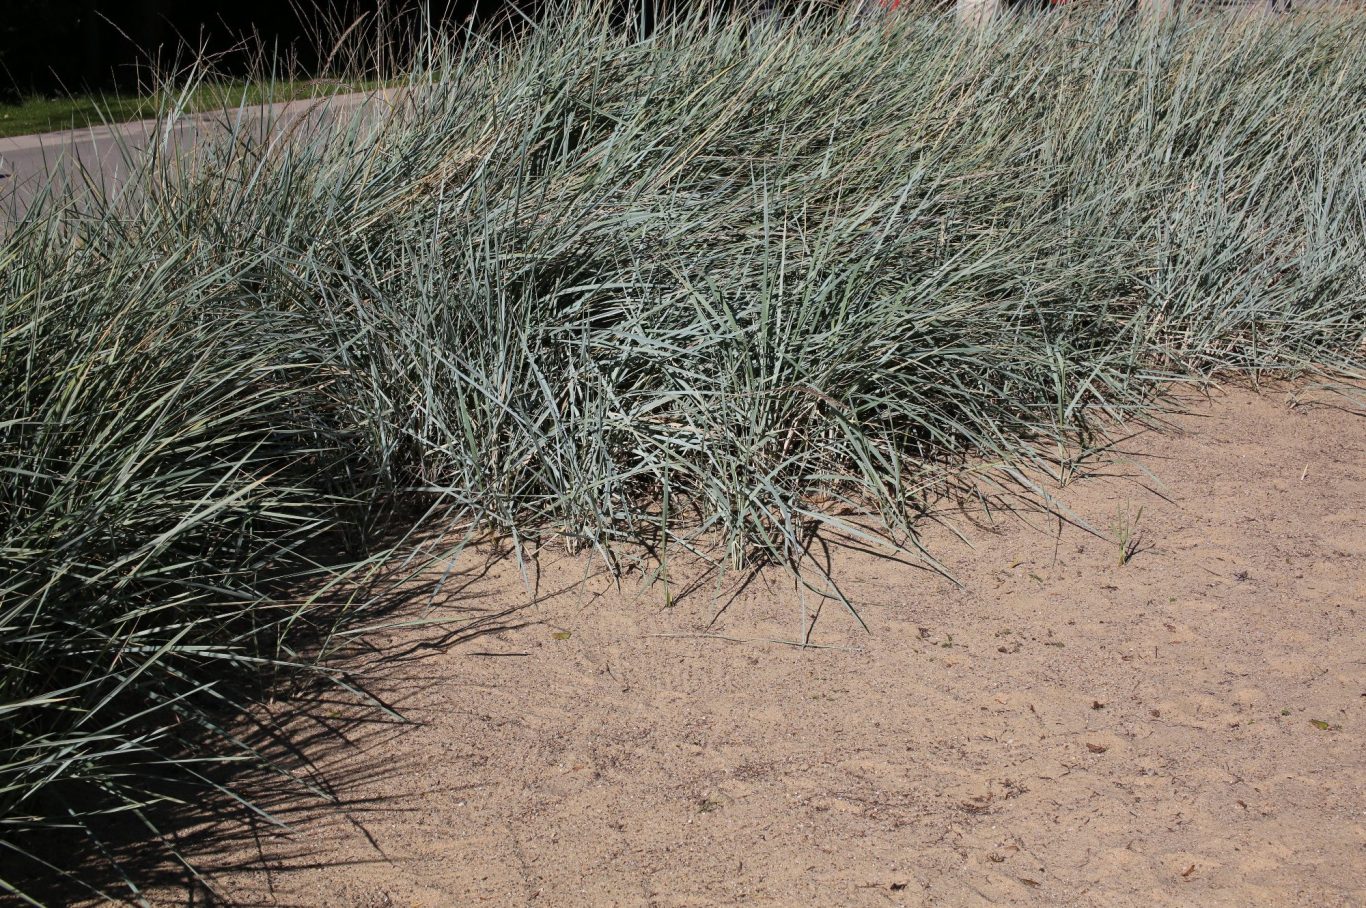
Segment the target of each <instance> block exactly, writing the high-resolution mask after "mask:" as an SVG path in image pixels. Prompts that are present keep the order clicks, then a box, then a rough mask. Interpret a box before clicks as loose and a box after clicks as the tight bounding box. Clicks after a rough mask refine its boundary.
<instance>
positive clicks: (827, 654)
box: [159, 391, 1366, 908]
mask: <svg viewBox="0 0 1366 908" xmlns="http://www.w3.org/2000/svg"><path fill="white" fill-rule="evenodd" d="M1287 400H1288V397H1287V394H1286V393H1285V392H1269V393H1266V394H1264V395H1263V396H1260V397H1259V396H1255V395H1253V394H1251V393H1248V392H1241V391H1239V392H1230V393H1228V394H1226V395H1219V396H1217V397H1216V399H1215V401H1214V402H1213V403H1212V404H1210V405H1206V404H1204V403H1193V404H1192V405H1191V412H1190V413H1189V414H1186V415H1183V416H1180V417H1178V418H1177V419H1176V420H1175V423H1176V425H1177V426H1178V427H1179V431H1176V432H1172V433H1168V434H1164V435H1158V434H1154V433H1147V434H1144V435H1141V436H1139V437H1136V438H1134V439H1132V440H1130V441H1128V442H1126V443H1125V444H1122V445H1120V453H1119V454H1118V455H1117V457H1116V459H1114V460H1112V461H1111V462H1110V463H1109V464H1107V465H1103V466H1102V467H1101V468H1100V469H1099V470H1098V471H1097V475H1093V476H1090V477H1088V478H1084V479H1081V480H1079V481H1077V482H1074V483H1071V484H1069V485H1068V486H1067V487H1066V488H1064V489H1063V490H1062V491H1061V495H1062V496H1063V498H1064V499H1065V501H1066V502H1067V503H1068V505H1070V506H1071V507H1072V508H1073V509H1074V510H1075V512H1076V513H1077V514H1078V515H1079V516H1080V517H1082V518H1084V519H1086V520H1087V521H1089V522H1090V523H1091V524H1093V525H1094V526H1097V527H1099V528H1102V529H1105V530H1107V531H1108V529H1109V527H1110V525H1111V524H1112V523H1114V522H1115V519H1116V515H1117V512H1119V511H1121V510H1123V509H1125V508H1126V507H1127V508H1128V509H1129V512H1130V513H1131V514H1133V513H1136V510H1137V508H1138V507H1139V506H1141V507H1142V508H1143V512H1142V517H1141V519H1139V520H1138V523H1137V528H1138V532H1139V537H1138V542H1139V549H1140V550H1139V551H1138V553H1137V554H1136V555H1135V556H1134V557H1133V558H1132V560H1131V561H1130V562H1129V563H1128V564H1126V565H1124V566H1120V565H1119V564H1118V558H1117V546H1116V544H1115V543H1114V542H1113V541H1108V540H1106V539H1102V538H1098V537H1096V536H1094V535H1089V534H1087V533H1086V532H1084V531H1082V530H1080V529H1077V528H1075V527H1070V526H1068V527H1064V528H1063V529H1062V531H1061V532H1060V533H1059V528H1058V524H1057V522H1056V521H1051V520H1049V519H1047V518H1043V517H1039V516H1037V515H1036V516H1035V517H1033V518H1030V519H1029V520H1028V521H1025V520H1021V519H1018V518H1014V517H1010V516H998V517H997V519H996V522H995V526H994V527H993V526H990V525H989V524H988V522H987V521H986V520H985V518H984V516H983V515H982V514H976V515H973V514H960V515H956V516H954V517H953V519H952V520H951V521H950V522H951V524H952V525H953V526H954V527H955V528H956V529H957V530H959V531H961V532H962V533H963V534H964V535H965V536H966V537H967V539H968V540H969V542H970V544H971V547H969V546H968V545H964V544H963V543H961V542H957V541H955V540H954V539H953V537H952V536H951V535H949V534H948V533H947V532H945V531H943V530H936V529H933V528H931V530H930V532H929V540H930V542H931V545H932V546H933V548H934V550H935V551H936V552H937V553H939V554H940V555H942V556H943V560H944V562H945V563H946V565H947V566H948V567H949V568H950V569H951V570H952V572H953V573H954V574H955V575H956V576H957V577H958V578H959V580H960V581H961V583H962V586H961V587H957V586H955V585H953V584H952V583H950V582H948V581H947V580H945V579H944V578H942V577H939V576H936V575H934V574H932V573H929V572H927V571H925V570H923V569H920V568H917V567H914V566H912V565H909V564H901V563H896V562H892V561H888V560H885V559H882V558H878V557H875V556H873V555H870V554H867V553H861V552H858V551H855V550H852V549H848V548H845V549H839V550H836V551H834V552H833V553H832V558H833V566H834V573H835V576H836V579H837V580H838V581H839V582H840V583H841V584H842V586H843V588H844V590H845V591H846V592H847V593H848V594H849V596H850V597H851V598H852V599H853V600H855V601H856V602H857V603H858V604H859V605H860V606H861V610H862V614H863V616H864V618H865V619H866V620H867V622H868V625H869V627H870V632H869V633H864V632H863V631H861V630H860V629H859V628H858V627H857V625H856V624H855V623H854V622H853V620H852V619H851V618H850V617H849V615H848V613H847V612H845V611H843V609H842V607H840V606H838V605H827V606H826V607H825V608H824V611H823V613H822V615H821V617H820V620H819V623H818V624H817V627H816V629H815V633H814V636H813V639H814V640H815V641H816V642H819V643H821V644H825V645H827V646H829V647H831V648H821V649H798V648H795V647H792V646H786V645H782V644H777V643H772V642H767V641H769V640H770V639H792V638H794V637H796V636H797V635H798V634H799V629H798V622H799V620H800V618H799V615H800V607H801V604H800V602H799V597H798V595H797V594H796V592H795V591H794V589H793V586H792V584H791V582H790V581H789V580H787V579H785V578H784V577H783V575H782V574H781V573H773V574H763V575H761V576H759V577H758V578H757V579H755V580H754V581H753V582H752V583H750V584H749V585H748V586H747V587H745V588H744V589H742V590H739V591H738V595H732V594H734V593H736V589H735V584H733V583H731V581H729V580H727V581H726V585H725V586H724V587H723V589H722V595H721V596H720V597H719V598H718V597H717V596H716V594H715V590H714V589H713V588H711V587H708V588H704V589H702V590H699V591H695V592H693V593H692V594H691V595H688V596H684V597H683V598H682V599H680V600H679V601H678V602H676V603H675V604H674V605H673V606H672V607H669V608H666V607H664V604H663V596H662V592H661V591H660V590H659V589H658V588H655V589H653V590H650V591H646V592H644V593H641V592H640V591H639V590H638V589H637V586H636V584H635V582H634V581H629V582H628V583H627V584H626V586H625V587H624V590H623V591H622V592H618V591H617V590H616V589H615V588H614V587H613V586H612V584H611V582H610V580H609V579H608V578H606V577H603V576H598V577H590V579H588V580H587V581H584V580H583V574H584V569H585V565H586V564H588V563H589V562H588V561H586V560H585V559H583V558H570V557H567V556H561V557H559V558H558V559H555V558H551V557H550V556H547V557H546V559H545V562H544V564H543V566H542V573H541V581H540V587H539V589H540V597H539V601H538V602H537V603H536V604H535V605H534V606H531V607H528V608H525V609H523V610H521V611H519V612H516V613H514V614H510V615H507V616H505V617H504V618H501V619H498V622H499V623H496V624H494V625H492V626H491V629H492V628H493V627H497V626H505V625H513V624H520V625H521V626H520V627H514V628H511V629H507V630H503V631H500V632H496V633H489V634H486V635H483V636H479V637H477V638H474V639H469V640H464V641H463V642H458V643H452V644H451V645H449V646H446V647H441V648H437V649H433V650H431V651H430V652H428V653H427V654H426V655H425V656H423V657H422V658H420V659H410V660H408V661H407V662H405V663H404V664H403V665H402V666H401V667H400V668H399V669H397V670H396V671H395V676H394V677H391V678H389V679H388V680H387V681H385V682H384V683H383V684H381V685H380V687H381V688H382V689H383V692H384V693H385V695H386V696H387V697H388V698H389V699H390V702H392V703H393V704H394V705H395V706H396V707H398V708H399V709H401V710H402V712H403V713H404V714H405V715H406V716H407V717H409V718H410V719H412V720H414V721H415V722H416V723H417V724H416V725H413V726H409V727H407V728H404V729H396V728H394V727H393V726H376V727H375V728H374V730H372V731H369V732H358V733H354V734H352V741H353V743H354V746H350V747H344V748H338V749H335V750H334V751H332V752H329V753H328V754H324V755H322V756H321V757H320V758H319V759H320V762H321V763H322V764H323V765H324V766H328V765H330V766H331V767H332V769H333V770H335V774H336V775H337V776H338V777H339V778H340V777H348V776H349V777H350V781H349V782H348V783H346V784H345V785H343V787H342V788H341V789H340V790H339V794H340V795H341V796H342V797H343V798H344V799H346V800H347V801H348V803H349V807H348V809H347V810H346V811H345V812H344V813H340V814H338V813H333V814H325V813H324V814H318V815H316V816H308V815H304V816H302V817H300V818H298V819H297V825H296V826H295V829H294V831H293V832H292V834H291V835H290V836H288V837H285V838H267V839H263V840H262V841H261V842H260V843H259V845H257V846H252V847H250V848H245V847H244V848H243V849H242V850H241V852H240V853H234V854H231V855H226V856H225V860H227V861H229V862H244V863H241V864H240V869H238V870H236V871H233V872H227V873H225V874H223V875H221V876H220V878H219V880H218V885H219V886H220V888H221V890H222V892H223V893H224V894H225V895H227V896H230V897H231V899H233V900H240V901H244V902H248V903H253V904H269V905H286V904H288V905H308V906H324V905H326V906H332V905H337V906H360V908H389V906H457V905H474V904H491V905H522V904H525V905H546V906H572V905H652V906H684V905H729V904H742V903H743V904H754V905H1002V904H1005V905H1078V906H1082V905H1107V906H1110V905H1118V906H1123V905H1145V906H1147V905H1191V906H1197V905H1198V906H1219V905H1228V906H1247V905H1314V906H1330V905H1366V749H1363V743H1366V742H1364V739H1363V728H1366V418H1363V415H1362V413H1361V412H1360V411H1358V412H1356V413H1353V412H1350V411H1347V410H1343V409H1337V408H1330V407H1304V406H1300V407H1293V408H1292V407H1290V406H1288V405H1287ZM473 562H474V559H473V557H472V556H471V560H470V562H468V563H467V564H466V567H471V568H472V567H473V566H474V563H473ZM526 598H527V594H526V592H525V590H524V588H523V587H522V585H521V581H520V580H519V579H518V574H517V569H516V566H515V564H512V563H510V562H508V561H503V562H501V563H496V564H493V565H492V566H491V567H490V568H489V569H488V571H487V573H486V574H484V575H483V576H480V577H478V578H477V579H473V580H472V582H471V585H470V586H469V587H468V588H467V590H466V592H465V597H464V599H463V600H462V601H464V602H466V603H467V604H472V606H473V607H478V608H486V609H488V610H489V611H490V612H491V613H497V612H499V611H500V610H502V609H505V608H511V607H514V606H517V605H519V604H522V603H524V602H525V600H526ZM807 598H808V606H810V605H811V604H812V603H811V597H810V596H808V597H807ZM727 602H729V605H728V606H727V607H726V608H725V609H724V611H722V612H721V614H720V615H719V617H717V611H718V608H720V606H722V605H725V604H726V603H727ZM699 634H711V635H718V636H719V637H726V638H731V639H729V640H727V639H718V638H716V637H698V636H697V635H699ZM427 636H428V637H430V634H428V635H427ZM414 639H417V638H416V637H414ZM389 642H390V643H392V644H401V643H402V642H403V641H401V640H391V641H389ZM494 654H500V655H494ZM160 898H161V901H160V902H159V903H161V904H187V896H186V890H184V889H179V890H171V889H168V890H164V891H163V892H162V893H160ZM204 902H205V899H204V898H203V894H202V893H201V894H199V895H198V896H195V897H193V899H192V902H189V903H193V904H204Z"/></svg>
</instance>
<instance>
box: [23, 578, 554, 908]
mask: <svg viewBox="0 0 1366 908" xmlns="http://www.w3.org/2000/svg"><path fill="white" fill-rule="evenodd" d="M502 557H507V556H506V555H504V556H502ZM499 560H500V558H499V557H484V558H482V559H481V561H480V562H479V563H477V564H475V565H474V566H472V567H469V568H466V569H464V570H461V571H460V572H458V573H453V574H452V575H451V576H450V577H449V578H447V580H448V582H447V583H446V584H444V589H442V590H441V591H440V596H441V598H442V600H446V599H447V598H449V599H450V600H451V603H450V604H449V605H445V604H443V605H441V606H440V608H439V609H437V610H434V611H433V610H431V609H424V608H423V607H422V600H423V599H427V598H430V596H431V595H432V594H431V586H432V582H433V581H432V579H431V578H430V577H428V578H426V580H425V582H424V580H423V579H422V578H419V577H409V578H390V582H388V583H386V584H385V587H386V589H385V591H384V592H383V593H382V594H379V595H377V596H376V600H377V601H376V603H375V604H374V606H373V607H372V609H371V610H370V611H369V613H368V614H369V615H370V617H371V621H370V624H371V625H372V627H373V630H372V632H371V633H370V634H368V635H367V634H363V633H358V634H357V635H356V636H355V638H354V640H353V641H352V642H351V643H350V644H349V645H348V646H346V647H344V648H343V649H341V651H340V652H338V653H337V654H336V656H335V657H334V658H331V659H328V660H326V661H325V662H324V663H323V664H322V665H321V667H320V668H319V669H318V670H317V671H314V672H294V673H291V674H287V675H284V676H280V677H276V678H274V679H273V683H263V684H262V686H261V687H260V688H259V689H258V690H255V691H249V692H248V691H244V692H239V698H240V699H242V700H253V699H254V701H255V702H257V703H258V704H259V705H258V706H257V707H256V708H254V709H252V710H251V711H250V712H249V713H248V714H246V715H243V714H241V713H238V712H233V711H227V712H225V714H224V716H223V719H224V730H223V736H224V737H225V738H227V739H231V740H232V741H234V742H236V743H235V746H234V748H233V749H234V750H235V751H240V752H242V753H244V754H246V753H250V754H254V755H255V758H254V759H251V760H242V761H241V762H235V763H231V762H230V763H201V764H195V765H196V768H195V769H193V770H192V771H189V772H180V773H178V774H176V775H171V774H166V773H165V770H164V768H161V767H149V768H148V769H149V772H153V773H160V774H165V775H166V777H165V778H164V779H159V780H158V781H157V782H156V783H154V785H153V786H149V787H152V788H153V790H155V791H156V793H157V795H158V796H159V797H160V799H161V800H160V802H159V803H156V804H152V805H149V806H147V807H145V808H143V809H141V810H124V811H121V812H117V813H112V814H106V815H103V816H96V817H89V818H82V823H83V825H84V826H85V827H86V828H85V829H75V828H71V829H61V828H51V827H49V828H46V829H42V830H33V831H28V832H25V833H24V834H23V835H21V836H13V837H12V838H11V840H10V841H11V844H10V845H9V846H6V845H5V843H4V842H0V848H4V854H5V856H4V863H5V870H6V878H7V879H8V881H9V882H10V883H12V884H14V885H16V886H18V888H19V889H20V890H21V891H22V892H24V893H25V894H26V895H27V896H29V897H30V898H33V899H36V900H37V901H38V902H39V903H41V904H47V905H64V904H71V903H72V902H73V901H74V900H77V899H80V898H91V899H112V900H115V901H119V900H123V901H127V902H129V903H136V901H137V895H138V893H139V892H140V891H141V890H145V889H149V888H156V889H162V890H167V889H169V890H179V891H183V892H184V893H185V901H184V904H186V905H226V904H237V903H235V902H231V901H230V900H228V899H227V898H226V897H225V896H224V895H223V894H221V893H219V892H217V891H216V889H215V887H214V883H213V881H214V879H215V877H217V876H219V875H221V874H224V873H230V872H240V871H250V872H262V873H288V872H290V871H291V870H298V869H305V868H309V867H316V866H321V865H320V863H319V861H320V856H319V855H318V854H317V853H316V851H315V850H314V849H313V848H312V847H311V846H310V845H309V844H308V842H307V837H306V836H304V835H301V833H303V832H304V831H306V829H307V827H308V824H310V823H313V822H317V821H320V820H325V819H327V818H330V817H337V816H342V817H345V818H346V819H347V821H349V822H350V823H351V824H353V825H354V826H356V827H357V828H358V829H359V830H360V831H361V832H362V833H363V834H365V835H366V837H367V838H370V841H371V842H372V844H375V843H374V839H373V838H372V837H370V836H369V834H368V833H367V832H366V831H365V827H366V823H367V822H368V821H369V820H370V819H371V818H373V817H375V816H379V815H386V814H391V813H393V812H395V811H401V808H397V807H395V806H393V805H388V804H385V803H383V802H382V801H381V800H378V799H375V798H370V797H365V796H361V795H359V794H358V792H361V791H364V790H367V787H368V786H370V785H372V784H373V783H374V782H376V781H377V780H379V779H382V778H385V777H388V776H391V775H393V774H394V773H402V772H404V771H407V768H405V767H403V766H401V765H394V763H393V762H392V760H388V759H386V758H385V753H386V748H385V747H384V745H385V744H386V743H388V742H391V741H392V740H393V739H394V738H395V737H397V736H399V735H402V734H404V732H405V731H406V730H408V729H410V728H412V727H413V726H414V722H413V721H412V720H410V719H409V718H408V717H406V716H405V715H404V709H405V704H406V703H408V702H410V701H411V700H412V699H413V698H415V697H418V696H420V695H421V694H422V693H423V692H424V691H426V690H428V689H430V687H431V685H432V683H433V682H432V680H431V678H430V675H429V674H427V673H425V672H424V670H423V668H422V665H421V663H422V659H423V657H424V656H427V655H430V654H432V653H434V652H440V651H444V650H447V649H449V648H452V647H457V646H462V645H470V644H473V643H476V642H477V641H479V640H481V639H484V638H488V637H492V636H495V635H498V634H500V633H503V632H505V631H509V630H514V629H516V628H519V627H522V626H525V624H526V623H527V622H525V621H524V620H522V619H520V618H519V617H518V616H519V613H520V612H521V611H522V609H524V608H526V607H527V606H529V605H533V604H535V601H536V600H535V599H533V598H531V597H528V602H527V603H525V604H523V605H519V606H515V607H511V608H509V607H503V608H501V609H484V608H481V607H480V606H479V604H478V602H479V597H478V596H467V597H464V598H462V594H463V593H465V592H466V591H467V590H468V588H469V587H470V586H471V585H473V584H475V583H477V582H478V581H480V580H482V579H483V578H485V577H486V576H487V574H488V572H489V570H490V569H491V568H492V567H493V565H494V564H496V563H498V561H499ZM399 581H404V582H399ZM557 594H558V591H557V592H556V593H552V594H550V595H557ZM415 613H421V614H415ZM380 636H384V637H386V638H387V639H386V641H385V642H377V639H376V638H378V637H380ZM249 695H250V696H249ZM195 743H196V744H197V745H198V747H197V748H196V749H195V750H194V751H190V750H189V749H188V748H187V754H190V756H191V758H193V755H194V754H195V753H198V754H202V753H203V752H204V750H205V742H204V741H203V740H198V741H196V742H195ZM211 743H212V742H209V744H210V745H211ZM170 758H171V759H172V760H174V754H171V755H170ZM163 759H164V758H163ZM137 769H138V768H137V767H136V766H133V767H130V771H133V772H136V771H137ZM144 782H145V780H144ZM54 789H60V790H56V791H54V792H53V793H52V794H51V797H50V799H49V803H48V804H47V805H46V809H47V810H48V812H49V813H52V812H54V811H53V808H59V806H60V805H58V804H57V803H56V802H57V801H58V800H61V799H66V800H68V801H74V799H76V798H79V797H80V786H79V784H73V785H69V786H68V785H61V786H54ZM73 806H74V805H73ZM375 848H376V851H375V858H374V860H375V861H376V862H383V861H385V860H386V858H385V856H384V855H383V853H382V852H381V851H380V850H379V848H378V845H377V844H376V845H375ZM20 851H22V852H23V854H21V853H19V852H20ZM243 854H250V855H252V856H251V857H249V858H241V857H240V856H241V855H243Z"/></svg>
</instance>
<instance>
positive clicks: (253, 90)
mask: <svg viewBox="0 0 1366 908" xmlns="http://www.w3.org/2000/svg"><path fill="white" fill-rule="evenodd" d="M382 84H383V83H382V82H380V81H378V80H354V81H338V80H331V79H327V80H300V81H290V82H273V83H270V82H251V83H247V82H217V83H210V84H206V85H202V86H200V87H199V88H197V89H195V90H194V93H193V94H192V96H191V97H190V99H189V105H188V106H189V109H190V110H191V111H205V110H214V109H220V108H227V107H238V106H241V105H255V104H270V103H274V102H277V101H297V100H300V99H302V98H315V97H326V96H328V95H334V94H347V93H349V92H356V91H369V90H373V89H375V88H379V87H380V86H381V85H382ZM165 100H166V95H164V94H153V95H76V96H73V97H64V98H44V97H29V98H25V99H24V100H23V101H22V102H20V103H19V104H0V138H3V137H6V136H25V135H30V134H33V133H42V132H56V131H58V130H62V129H81V128H83V127H86V126H98V125H100V124H104V123H126V122H128V121H130V120H141V119H146V118H150V117H154V116H156V113H157V110H158V109H159V108H160V107H161V106H162V103H163V102H164V101H165Z"/></svg>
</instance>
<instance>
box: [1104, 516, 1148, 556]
mask: <svg viewBox="0 0 1366 908" xmlns="http://www.w3.org/2000/svg"><path fill="white" fill-rule="evenodd" d="M1142 519H1143V505H1139V506H1138V510H1136V511H1135V510H1134V509H1133V505H1132V504H1131V503H1130V502H1128V501H1125V502H1124V503H1123V504H1121V505H1120V506H1119V507H1118V508H1117V509H1116V511H1115V519H1114V521H1113V522H1112V523H1111V524H1110V532H1111V533H1113V534H1114V537H1115V546H1116V547H1117V548H1118V549H1119V558H1118V561H1119V566H1120V567H1124V565H1126V564H1128V563H1129V562H1130V561H1131V560H1132V559H1133V557H1134V556H1135V555H1137V554H1138V550H1139V548H1140V547H1141V546H1142V544H1143V538H1142V533H1141V531H1140V530H1139V527H1138V524H1139V521H1141V520H1142Z"/></svg>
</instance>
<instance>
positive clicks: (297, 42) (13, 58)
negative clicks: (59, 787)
mask: <svg viewBox="0 0 1366 908" xmlns="http://www.w3.org/2000/svg"><path fill="white" fill-rule="evenodd" d="M504 5H505V0H294V2H293V3H291V2H290V0H0V99H9V100H13V99H15V98H17V97H18V96H19V95H22V94H29V93H42V94H55V93H62V92H78V91H105V90H110V89H115V88H123V89H127V88H132V87H135V86H136V85H137V84H138V83H139V80H142V81H145V80H146V77H147V75H148V72H149V70H148V66H149V65H152V64H153V63H154V62H157V61H159V62H160V65H161V69H162V71H163V72H164V71H165V70H166V68H167V67H168V66H169V65H170V64H171V63H173V62H174V61H175V60H176V59H177V57H179V58H180V59H184V58H185V55H186V53H187V52H190V51H197V50H204V51H207V52H209V53H210V54H213V55H215V57H216V60H217V63H218V65H219V66H220V67H221V68H222V69H223V70H225V71H227V72H232V71H234V70H237V71H240V70H242V69H244V68H246V67H248V66H250V65H251V61H252V59H254V58H255V57H256V56H257V55H258V54H259V53H260V51H262V50H264V51H265V52H266V53H269V54H271V55H272V56H274V57H276V58H280V59H289V60H294V61H296V62H297V64H298V65H299V66H301V67H302V68H303V69H304V70H305V71H307V70H308V69H309V68H310V67H315V66H316V64H317V62H318V61H317V54H318V44H319V29H318V26H319V24H320V23H330V24H331V25H332V26H336V25H337V24H338V23H342V24H347V23H350V22H354V21H355V20H356V19H357V17H359V16H361V15H363V14H369V15H372V16H373V15H377V14H380V13H381V12H382V13H383V14H384V15H386V16H388V17H390V18H400V19H401V18H404V17H413V16H417V15H421V14H422V10H423V8H424V7H425V11H426V14H427V15H430V16H432V17H434V18H437V19H442V20H445V21H451V20H460V19H464V18H466V17H469V16H490V15H493V14H496V13H497V12H498V11H499V10H500V9H501V8H502V7H503V6H504Z"/></svg>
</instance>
